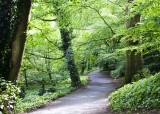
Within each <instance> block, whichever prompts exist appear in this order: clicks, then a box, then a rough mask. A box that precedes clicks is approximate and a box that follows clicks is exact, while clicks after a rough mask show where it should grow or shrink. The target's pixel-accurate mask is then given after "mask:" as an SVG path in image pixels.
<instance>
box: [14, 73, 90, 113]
mask: <svg viewBox="0 0 160 114" xmlns="http://www.w3.org/2000/svg"><path fill="white" fill-rule="evenodd" d="M81 81H82V84H83V85H84V86H85V85H87V83H88V76H81ZM70 83H71V82H70V80H69V79H68V80H64V81H62V82H61V83H59V84H58V85H56V86H55V88H56V91H55V92H54V93H51V92H46V93H45V94H44V95H42V96H39V95H38V90H39V87H37V85H31V86H29V87H28V88H27V90H26V96H25V98H24V99H19V100H18V101H17V104H16V108H15V109H16V113H22V112H29V111H31V110H34V109H37V108H39V107H43V106H45V105H46V104H47V103H49V102H50V101H52V100H55V99H56V98H58V97H61V96H64V95H66V94H68V93H70V92H71V91H72V90H74V89H76V88H73V87H71V85H70ZM46 86H48V88H49V85H46Z"/></svg>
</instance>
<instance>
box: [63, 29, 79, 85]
mask: <svg viewBox="0 0 160 114" xmlns="http://www.w3.org/2000/svg"><path fill="white" fill-rule="evenodd" d="M71 32H72V31H70V30H67V28H63V29H62V28H61V29H60V33H61V39H62V43H63V46H62V47H63V51H64V55H65V57H66V64H67V69H68V71H69V73H70V78H71V85H72V87H79V86H80V85H81V81H80V77H79V73H78V69H77V66H76V64H75V60H74V53H73V50H72V48H71V38H70V37H71V35H70V34H71Z"/></svg>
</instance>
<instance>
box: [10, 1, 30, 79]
mask: <svg viewBox="0 0 160 114" xmlns="http://www.w3.org/2000/svg"><path fill="white" fill-rule="evenodd" d="M30 11H31V0H20V1H19V3H18V17H19V19H20V20H18V24H17V31H16V35H15V38H14V39H13V42H12V57H11V69H10V72H9V78H8V79H9V80H10V81H15V80H17V78H18V75H19V71H20V67H21V62H22V57H23V53H24V48H25V42H26V37H27V29H28V23H29V18H30Z"/></svg>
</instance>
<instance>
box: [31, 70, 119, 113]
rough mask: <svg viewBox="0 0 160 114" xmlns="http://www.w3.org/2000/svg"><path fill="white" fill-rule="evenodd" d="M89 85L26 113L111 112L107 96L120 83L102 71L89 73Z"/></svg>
mask: <svg viewBox="0 0 160 114" xmlns="http://www.w3.org/2000/svg"><path fill="white" fill-rule="evenodd" d="M89 79H90V82H89V85H88V86H87V87H86V88H83V89H79V90H76V91H74V92H72V93H71V94H69V95H67V96H65V97H62V98H59V99H57V100H55V101H53V102H52V103H50V104H49V105H48V106H46V107H44V108H42V109H38V110H36V111H34V112H31V113H28V114H111V112H110V111H109V110H108V109H106V106H107V104H108V99H107V96H108V94H109V93H110V92H111V91H114V90H115V88H117V87H118V86H119V85H120V82H119V81H116V80H113V79H111V78H110V77H109V76H107V75H106V74H104V73H100V72H99V71H93V72H91V73H90V74H89Z"/></svg>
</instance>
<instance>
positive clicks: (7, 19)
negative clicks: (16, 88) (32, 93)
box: [0, 0, 13, 80]
mask: <svg viewBox="0 0 160 114" xmlns="http://www.w3.org/2000/svg"><path fill="white" fill-rule="evenodd" d="M12 7H13V3H12V1H11V0H1V2H0V77H4V79H6V80H8V75H9V69H10V59H11V43H12V35H11V31H12V29H11V22H12V21H11V18H12V11H11V9H12Z"/></svg>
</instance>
